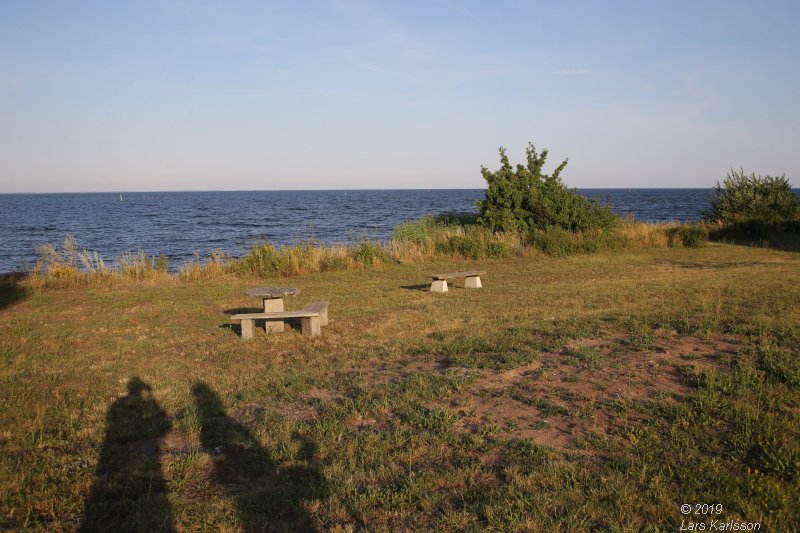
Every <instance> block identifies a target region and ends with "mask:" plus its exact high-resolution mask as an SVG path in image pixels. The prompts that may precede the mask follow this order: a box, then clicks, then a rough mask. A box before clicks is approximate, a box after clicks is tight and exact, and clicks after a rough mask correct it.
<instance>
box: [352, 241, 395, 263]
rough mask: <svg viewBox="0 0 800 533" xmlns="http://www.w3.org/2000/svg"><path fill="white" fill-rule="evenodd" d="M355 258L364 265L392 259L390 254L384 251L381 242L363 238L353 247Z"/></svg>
mask: <svg viewBox="0 0 800 533" xmlns="http://www.w3.org/2000/svg"><path fill="white" fill-rule="evenodd" d="M352 254H353V260H355V261H356V262H357V263H361V264H362V265H364V266H367V267H368V266H373V265H379V264H381V263H386V262H389V261H390V258H389V256H388V255H387V254H386V252H384V251H383V248H382V247H381V245H380V244H378V243H375V242H371V241H369V240H367V239H362V240H361V242H359V243H358V244H357V245H356V246H355V247H354V248H353V252H352Z"/></svg>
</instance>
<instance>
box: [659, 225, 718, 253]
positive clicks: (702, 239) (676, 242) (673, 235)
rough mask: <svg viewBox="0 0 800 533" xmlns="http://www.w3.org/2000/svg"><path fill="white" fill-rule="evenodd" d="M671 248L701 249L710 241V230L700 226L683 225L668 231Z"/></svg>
mask: <svg viewBox="0 0 800 533" xmlns="http://www.w3.org/2000/svg"><path fill="white" fill-rule="evenodd" d="M667 238H668V239H669V245H670V246H686V247H687V248H700V247H701V246H704V245H705V243H706V241H708V228H706V227H705V226H701V225H699V224H681V225H680V226H675V227H674V228H669V229H668V230H667Z"/></svg>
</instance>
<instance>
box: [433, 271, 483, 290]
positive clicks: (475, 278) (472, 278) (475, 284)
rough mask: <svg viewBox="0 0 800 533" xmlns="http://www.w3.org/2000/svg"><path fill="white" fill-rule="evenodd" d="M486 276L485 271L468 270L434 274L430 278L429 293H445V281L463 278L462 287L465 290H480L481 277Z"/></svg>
mask: <svg viewBox="0 0 800 533" xmlns="http://www.w3.org/2000/svg"><path fill="white" fill-rule="evenodd" d="M484 274H486V271H485V270H469V271H467V272H447V273H445V274H434V275H433V276H430V278H431V279H432V280H433V281H432V282H431V292H447V280H448V279H456V278H465V279H464V287H466V288H467V289H480V288H481V287H482V286H483V285H481V276H482V275H484Z"/></svg>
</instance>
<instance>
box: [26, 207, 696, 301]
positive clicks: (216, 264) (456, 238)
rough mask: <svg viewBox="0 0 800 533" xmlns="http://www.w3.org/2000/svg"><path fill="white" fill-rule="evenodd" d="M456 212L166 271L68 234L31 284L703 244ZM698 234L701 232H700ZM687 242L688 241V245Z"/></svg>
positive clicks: (639, 230) (684, 232)
mask: <svg viewBox="0 0 800 533" xmlns="http://www.w3.org/2000/svg"><path fill="white" fill-rule="evenodd" d="M472 222H474V221H473V220H472V219H470V218H469V217H466V216H462V215H459V214H448V215H440V216H437V217H432V216H428V217H423V218H420V219H418V220H414V221H408V222H404V223H403V224H400V225H399V226H397V227H396V228H395V229H394V231H393V232H392V236H391V239H390V240H389V241H388V242H380V241H373V240H369V239H367V238H366V237H362V238H361V239H360V240H358V242H356V243H354V244H349V245H345V244H335V245H326V244H322V243H320V242H318V241H315V240H312V239H309V240H305V241H303V242H301V243H299V244H297V245H293V246H274V245H272V244H270V243H263V244H258V245H255V246H253V247H252V248H251V249H250V251H249V252H248V253H247V254H246V255H245V256H244V257H241V258H229V257H227V256H226V255H225V254H224V252H222V251H215V252H212V253H211V254H210V256H209V257H207V258H204V257H201V256H200V255H199V254H196V255H195V258H194V260H192V261H190V262H189V263H187V264H185V265H182V266H181V267H180V268H179V269H177V270H176V271H175V272H173V273H170V272H169V262H168V258H167V257H166V256H159V257H154V256H151V255H148V254H146V253H144V252H143V251H139V252H136V253H133V252H127V253H125V254H123V255H122V256H121V257H119V258H118V259H116V260H115V261H113V262H111V264H110V265H109V264H108V263H107V262H106V261H105V260H104V259H103V258H102V257H101V256H100V255H99V254H98V253H97V252H93V251H89V250H86V249H85V248H82V247H81V246H80V245H79V244H78V242H77V241H76V240H75V239H74V237H72V236H71V235H67V236H66V237H65V239H64V243H63V245H62V247H61V248H60V249H59V248H58V247H56V246H53V245H52V244H45V245H41V246H39V247H37V253H38V255H39V257H40V261H39V262H38V263H37V265H36V267H35V268H34V269H33V272H32V273H31V274H32V276H31V278H32V279H33V281H32V283H34V284H39V285H58V286H65V285H71V284H75V283H93V282H97V281H100V280H104V279H108V278H114V279H128V280H134V281H142V280H148V279H155V278H160V277H173V278H176V279H179V280H182V281H197V280H208V279H214V278H218V277H224V276H257V277H276V276H287V277H293V276H302V275H306V274H314V273H318V272H331V271H337V270H352V269H366V268H381V267H382V266H385V265H390V264H395V263H402V264H410V263H420V262H425V261H433V260H437V259H448V260H463V259H470V260H480V259H484V258H498V257H509V256H523V255H529V254H537V253H545V254H547V255H553V256H564V255H574V254H581V253H595V252H599V251H601V250H614V249H648V248H667V247H674V246H684V245H685V243H687V242H689V240H691V239H689V237H691V238H692V239H694V240H691V242H693V243H695V242H697V239H698V238H699V239H700V240H702V241H704V240H705V237H704V236H703V235H706V234H707V233H703V232H706V231H707V230H705V229H702V228H704V226H703V227H702V228H701V226H698V225H692V226H687V225H680V224H677V223H662V224H648V223H641V222H635V221H632V220H629V221H626V222H624V223H622V224H621V225H619V226H618V227H616V228H613V229H598V230H589V231H583V232H580V231H578V232H570V231H567V230H564V229H560V228H548V229H546V230H537V231H535V232H532V233H530V234H526V233H523V232H494V231H491V230H490V229H488V228H485V227H483V226H479V225H476V224H474V223H472ZM698 229H700V230H702V231H700V233H702V235H700V236H699V237H698V235H696V234H697V233H698V231H699V230H698ZM687 239H689V240H687Z"/></svg>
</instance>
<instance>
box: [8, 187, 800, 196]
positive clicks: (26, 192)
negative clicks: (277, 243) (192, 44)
mask: <svg viewBox="0 0 800 533" xmlns="http://www.w3.org/2000/svg"><path fill="white" fill-rule="evenodd" d="M568 188H569V189H577V190H606V191H624V190H629V191H633V190H636V191H647V190H676V191H677V190H683V191H685V190H710V189H713V188H714V186H711V187H568ZM795 189H798V187H792V190H795ZM485 190H486V188H485V187H481V188H473V187H458V188H452V187H446V188H445V187H422V188H418V187H415V188H368V189H170V190H150V191H146V190H108V191H47V192H33V191H17V192H0V196H1V195H13V194H159V193H196V192H350V191H353V192H356V191H485Z"/></svg>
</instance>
